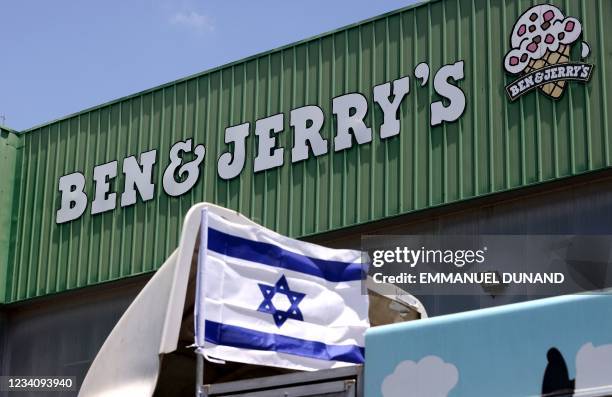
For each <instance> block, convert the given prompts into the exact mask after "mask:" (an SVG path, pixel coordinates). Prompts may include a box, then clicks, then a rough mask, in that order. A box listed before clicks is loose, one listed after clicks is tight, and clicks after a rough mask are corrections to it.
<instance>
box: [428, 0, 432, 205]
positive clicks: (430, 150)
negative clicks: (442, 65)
mask: <svg viewBox="0 0 612 397" xmlns="http://www.w3.org/2000/svg"><path fill="white" fill-rule="evenodd" d="M431 7H432V6H431V3H427V59H429V65H430V70H431V68H432V67H433V65H432V59H433V48H432V39H431V36H432V32H431ZM431 86H432V84H428V85H427V91H428V94H429V99H430V101H431V98H433V89H432V88H431ZM429 109H430V112H431V105H430V107H429ZM427 132H428V134H427V205H428V206H431V205H433V204H434V196H433V174H434V169H433V128H432V126H431V123H429V126H428V127H427Z"/></svg>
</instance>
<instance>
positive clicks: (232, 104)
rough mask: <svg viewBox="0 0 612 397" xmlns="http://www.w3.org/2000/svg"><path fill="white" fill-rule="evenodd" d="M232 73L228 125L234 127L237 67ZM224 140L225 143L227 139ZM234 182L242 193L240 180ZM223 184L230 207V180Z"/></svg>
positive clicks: (233, 66) (226, 201)
mask: <svg viewBox="0 0 612 397" xmlns="http://www.w3.org/2000/svg"><path fill="white" fill-rule="evenodd" d="M231 71H232V83H231V86H230V88H229V90H228V91H229V103H230V104H229V111H228V112H227V118H228V124H226V125H234V107H235V106H236V103H235V98H234V97H235V94H234V91H235V90H236V66H235V65H232V67H231ZM219 127H221V126H219ZM221 131H223V127H221V128H219V133H221V134H223V135H224V136H225V132H221ZM219 138H220V137H219ZM223 140H224V141H225V138H224V139H223ZM217 153H220V151H218V152H217ZM233 182H235V183H238V191H240V178H235V179H234V181H233ZM221 183H224V184H225V204H226V205H225V206H226V207H230V200H231V197H230V196H231V195H230V180H229V179H226V180H225V181H224V182H221ZM238 201H240V200H238Z"/></svg>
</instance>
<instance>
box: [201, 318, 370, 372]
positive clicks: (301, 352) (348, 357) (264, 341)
mask: <svg viewBox="0 0 612 397" xmlns="http://www.w3.org/2000/svg"><path fill="white" fill-rule="evenodd" d="M206 341H207V342H209V343H214V344H215V345H223V346H231V347H238V348H243V349H253V350H267V351H276V352H279V353H288V354H294V355H296V356H302V357H310V358H316V359H319V360H326V361H342V362H347V363H354V364H362V363H363V362H364V357H365V349H364V348H363V347H361V346H355V345H327V344H325V343H322V342H314V341H309V340H305V339H298V338H292V337H290V336H284V335H278V334H269V333H266V332H261V331H255V330H252V329H249V328H242V327H237V326H234V325H228V324H222V323H217V322H215V321H210V320H206Z"/></svg>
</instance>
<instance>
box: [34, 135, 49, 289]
mask: <svg viewBox="0 0 612 397" xmlns="http://www.w3.org/2000/svg"><path fill="white" fill-rule="evenodd" d="M41 130H42V128H41ZM50 131H51V126H48V127H47V134H46V135H47V136H46V138H47V139H46V145H47V150H46V155H45V161H44V166H45V169H44V171H43V173H44V175H45V176H44V182H43V186H44V192H43V197H42V212H41V215H40V219H41V225H40V235H41V238H40V248H39V254H42V253H43V252H44V251H43V248H42V247H43V245H47V246H48V247H49V245H48V244H45V241H44V240H43V239H42V236H44V235H45V230H46V228H47V227H46V226H47V225H48V223H47V222H46V219H47V214H46V212H47V203H48V200H47V192H49V191H50V190H51V189H49V188H48V184H49V181H50V179H51V178H50V177H49V170H50V169H51V167H50V166H49V161H50V158H51V153H50V152H51V134H50ZM41 135H42V133H41ZM40 140H41V142H42V140H43V137H42V136H41V137H40ZM49 248H50V247H49ZM48 256H49V251H47V258H45V262H46V264H44V263H42V258H43V255H39V256H38V275H37V279H36V295H40V294H41V293H43V294H44V293H45V291H46V285H47V280H48V279H49V267H48V263H49V260H48ZM43 267H44V268H45V273H44V274H45V275H44V278H45V279H44V280H41V275H40V273H41V269H42V268H43ZM41 281H42V283H41ZM41 284H43V285H41Z"/></svg>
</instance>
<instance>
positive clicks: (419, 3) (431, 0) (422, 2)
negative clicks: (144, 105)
mask: <svg viewBox="0 0 612 397" xmlns="http://www.w3.org/2000/svg"><path fill="white" fill-rule="evenodd" d="M439 1H442V0H417V1H416V2H415V3H414V4H410V5H407V6H405V7H402V8H399V9H397V10H392V11H389V12H386V13H383V14H380V15H377V16H374V17H371V18H368V19H364V20H362V21H359V22H354V23H352V24H348V25H345V26H342V27H340V28H337V29H333V30H330V31H327V32H324V33H320V34H318V35H315V36H311V37H308V38H305V39H302V40H299V41H296V42H293V43H289V44H285V45H283V46H280V47H276V48H273V49H270V50H267V51H263V52H260V53H257V54H254V55H250V56H248V57H246V58H242V59H239V60H236V61H232V62H229V63H226V64H223V65H220V66H215V67H213V68H210V69H206V70H204V71H202V72H198V73H194V74H191V75H189V76H186V77H181V78H180V79H177V80H172V81H170V82H167V83H164V84H161V85H158V86H155V87H152V88H147V89H145V90H142V91H138V92H136V93H133V94H129V95H125V96H122V97H119V98H116V99H112V100H110V101H107V102H104V103H102V104H99V105H95V106H92V107H89V108H86V109H83V110H79V111H77V112H74V113H70V114H68V115H66V116H62V117H58V118H56V119H53V120H50V121H47V122H45V123H41V124H37V125H35V126H33V127H30V128H26V129H23V130H22V131H19V132H16V133H18V134H25V133H28V132H33V131H36V130H39V129H41V128H44V127H46V126H49V125H51V124H55V123H58V122H60V121H64V120H68V119H71V118H73V117H76V116H79V115H81V114H84V113H88V112H92V111H94V110H98V109H102V108H105V107H107V106H111V105H114V104H116V103H119V102H123V101H127V100H129V99H133V98H136V97H138V96H142V95H146V94H149V93H152V92H155V91H158V90H161V89H164V88H166V87H170V86H173V85H176V84H180V83H184V82H186V81H189V80H192V79H195V78H198V77H201V76H205V75H207V74H211V73H214V72H217V71H219V70H222V69H225V68H228V67H231V66H235V65H239V64H241V63H246V62H249V61H252V60H254V59H257V58H260V57H263V56H265V55H270V54H273V53H276V52H280V51H284V50H287V49H289V48H293V47H297V46H300V45H303V44H305V43H308V42H311V41H315V40H319V39H322V38H324V37H327V36H332V35H334V34H336V33H339V32H342V31H345V30H349V29H353V28H356V27H359V26H361V25H365V24H368V23H371V22H374V21H377V20H379V19H384V18H388V17H390V16H392V15H395V14H401V13H403V12H406V11H409V10H411V9H414V8H418V7H422V6H425V5H428V4H431V3H437V2H439Z"/></svg>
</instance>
